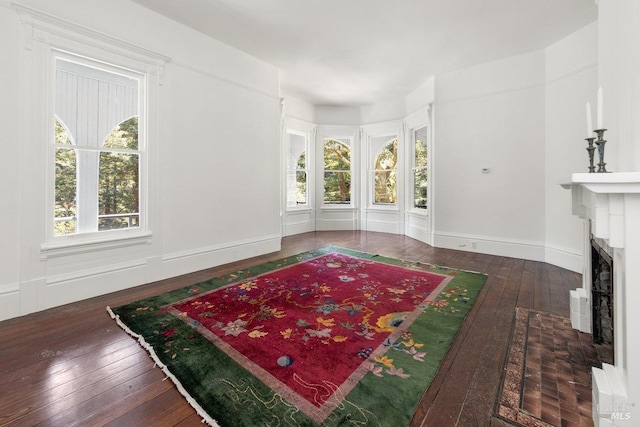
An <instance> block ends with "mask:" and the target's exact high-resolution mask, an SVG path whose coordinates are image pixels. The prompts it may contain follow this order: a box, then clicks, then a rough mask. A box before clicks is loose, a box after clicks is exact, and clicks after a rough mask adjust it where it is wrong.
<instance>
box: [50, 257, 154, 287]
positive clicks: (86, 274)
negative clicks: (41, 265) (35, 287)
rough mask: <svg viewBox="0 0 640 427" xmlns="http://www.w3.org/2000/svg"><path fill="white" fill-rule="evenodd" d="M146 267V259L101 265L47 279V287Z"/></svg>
mask: <svg viewBox="0 0 640 427" xmlns="http://www.w3.org/2000/svg"><path fill="white" fill-rule="evenodd" d="M146 266H147V260H146V259H139V260H133V261H128V262H121V263H117V264H109V265H101V266H98V267H94V268H88V269H85V270H79V271H72V272H69V273H64V274H57V275H52V276H49V277H47V286H56V285H59V284H60V283H64V282H70V281H74V280H82V279H87V278H90V277H95V276H101V275H105V274H114V273H118V272H121V271H126V270H131V269H134V268H141V267H146Z"/></svg>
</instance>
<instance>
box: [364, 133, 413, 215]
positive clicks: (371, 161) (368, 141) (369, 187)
mask: <svg viewBox="0 0 640 427" xmlns="http://www.w3.org/2000/svg"><path fill="white" fill-rule="evenodd" d="M403 136H404V132H403V124H402V122H400V121H391V122H382V123H376V124H373V125H367V126H363V128H362V141H363V144H364V150H363V162H362V164H363V166H364V167H363V171H364V174H365V175H364V176H363V182H364V183H363V185H366V192H365V193H364V195H363V196H364V197H365V198H366V200H365V203H364V206H366V210H367V211H370V212H374V211H381V212H400V211H402V203H404V202H403V200H405V199H406V197H404V194H403V193H404V192H405V191H406V190H404V185H403V183H404V182H405V179H404V172H403V171H404V169H405V168H404V151H405V150H404V145H405V141H404V139H403ZM382 137H384V138H389V141H391V140H393V139H394V138H397V140H398V163H397V166H396V174H397V181H396V203H394V204H383V203H374V199H375V185H374V178H375V170H374V169H373V168H374V165H375V160H376V155H377V154H378V152H379V151H380V149H381V148H382V146H380V147H379V148H378V149H377V150H376V149H374V148H373V147H372V142H373V139H374V138H382Z"/></svg>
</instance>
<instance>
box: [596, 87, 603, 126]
mask: <svg viewBox="0 0 640 427" xmlns="http://www.w3.org/2000/svg"><path fill="white" fill-rule="evenodd" d="M602 109H603V100H602V88H601V87H600V88H598V115H597V117H596V126H597V128H598V129H604V128H603V127H602Z"/></svg>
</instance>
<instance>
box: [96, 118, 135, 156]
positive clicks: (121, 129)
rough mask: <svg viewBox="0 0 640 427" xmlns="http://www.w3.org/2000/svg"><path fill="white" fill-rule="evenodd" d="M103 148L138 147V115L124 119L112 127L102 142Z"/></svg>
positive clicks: (126, 148)
mask: <svg viewBox="0 0 640 427" xmlns="http://www.w3.org/2000/svg"><path fill="white" fill-rule="evenodd" d="M102 146H103V147H104V148H116V149H118V148H119V149H123V150H137V149H138V116H133V117H131V118H129V119H126V120H124V121H122V122H121V123H119V124H118V125H117V126H116V127H114V128H113V129H112V130H111V132H109V134H108V135H107V137H106V138H105V140H104V143H103V144H102Z"/></svg>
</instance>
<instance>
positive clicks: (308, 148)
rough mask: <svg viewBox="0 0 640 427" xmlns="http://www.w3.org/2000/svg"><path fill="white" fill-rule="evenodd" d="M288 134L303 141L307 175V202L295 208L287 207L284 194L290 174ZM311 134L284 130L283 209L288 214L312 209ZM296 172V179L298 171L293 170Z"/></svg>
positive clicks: (296, 169)
mask: <svg viewBox="0 0 640 427" xmlns="http://www.w3.org/2000/svg"><path fill="white" fill-rule="evenodd" d="M288 134H292V135H298V136H302V137H304V139H305V149H304V152H305V169H304V170H305V172H306V173H307V194H306V199H307V202H306V203H305V204H303V205H297V204H296V206H289V201H288V200H287V193H286V186H287V184H288V182H287V180H288V174H289V172H290V170H291V169H289V165H288V158H287V155H288V142H287V135H288ZM311 150H312V149H311V134H310V133H308V132H303V131H297V130H294V129H289V128H287V129H285V150H284V151H285V153H284V155H285V159H284V168H285V183H284V184H285V208H286V210H287V211H289V212H293V211H305V210H310V209H312V206H311V205H312V202H311V200H312V198H311V194H312V193H313V192H312V190H311V188H312V185H313V183H312V176H311V175H312V173H313V172H312V167H311V165H313V155H312V153H311ZM294 170H295V172H296V177H297V172H298V171H299V169H298V168H297V167H296V168H295V169H294Z"/></svg>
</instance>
